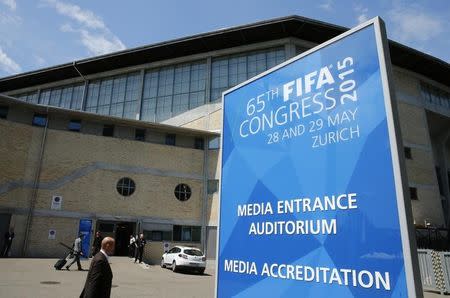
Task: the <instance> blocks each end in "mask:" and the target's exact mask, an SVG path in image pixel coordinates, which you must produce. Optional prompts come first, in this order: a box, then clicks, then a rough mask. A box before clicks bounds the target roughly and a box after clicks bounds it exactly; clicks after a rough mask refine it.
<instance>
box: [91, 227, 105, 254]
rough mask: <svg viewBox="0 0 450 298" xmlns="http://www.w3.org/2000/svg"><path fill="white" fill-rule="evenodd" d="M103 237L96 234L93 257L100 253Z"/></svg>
mask: <svg viewBox="0 0 450 298" xmlns="http://www.w3.org/2000/svg"><path fill="white" fill-rule="evenodd" d="M102 240H103V237H102V235H100V232H96V233H95V238H94V243H93V244H92V256H95V255H96V254H97V253H98V252H99V251H100V247H101V245H102Z"/></svg>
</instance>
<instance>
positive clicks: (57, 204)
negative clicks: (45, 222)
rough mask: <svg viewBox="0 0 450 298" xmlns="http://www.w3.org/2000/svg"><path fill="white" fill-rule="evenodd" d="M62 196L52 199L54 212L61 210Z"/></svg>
mask: <svg viewBox="0 0 450 298" xmlns="http://www.w3.org/2000/svg"><path fill="white" fill-rule="evenodd" d="M61 205H62V196H53V197H52V210H61Z"/></svg>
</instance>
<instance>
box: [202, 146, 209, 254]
mask: <svg viewBox="0 0 450 298" xmlns="http://www.w3.org/2000/svg"><path fill="white" fill-rule="evenodd" d="M203 139H204V140H205V141H206V142H204V145H203V198H202V230H201V240H202V241H201V246H202V251H203V252H204V253H205V254H206V249H207V247H206V225H207V218H206V217H207V213H208V172H209V171H208V158H209V156H208V151H209V149H208V147H207V143H208V142H207V140H208V138H203Z"/></svg>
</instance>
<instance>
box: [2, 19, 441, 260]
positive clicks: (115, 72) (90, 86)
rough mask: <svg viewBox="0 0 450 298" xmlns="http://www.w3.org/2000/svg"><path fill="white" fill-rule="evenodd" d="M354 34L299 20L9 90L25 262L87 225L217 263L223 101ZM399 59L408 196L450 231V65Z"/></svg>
mask: <svg viewBox="0 0 450 298" xmlns="http://www.w3.org/2000/svg"><path fill="white" fill-rule="evenodd" d="M345 30H346V28H342V27H337V26H334V25H330V24H325V23H322V22H318V21H315V20H310V19H305V18H302V17H298V16H291V17H285V18H281V19H275V20H269V21H263V22H260V23H255V24H250V25H244V26H240V27H235V28H230V29H224V30H220V31H216V32H211V33H206V34H201V35H196V36H191V37H186V38H182V39H178V40H173V41H168V42H164V43H160V44H155V45H149V46H145V47H141V48H136V49H131V50H126V51H123V52H118V53H113V54H109V55H104V56H100V57H94V58H89V59H85V60H81V61H74V62H72V63H68V64H64V65H60V66H55V67H51V68H47V69H43V70H37V71H33V72H29V73H24V74H19V75H16V76H12V77H6V78H3V79H0V93H3V94H5V96H2V97H1V98H0V113H1V115H4V116H2V118H3V119H0V129H1V131H0V135H1V143H0V151H1V152H2V153H3V154H2V156H3V157H4V158H3V159H2V161H1V164H0V169H2V171H1V172H2V174H1V175H0V214H1V215H0V216H1V221H0V223H1V224H2V228H1V229H2V232H3V231H4V230H6V229H8V228H10V227H14V230H15V231H16V235H17V236H16V239H15V240H14V241H15V243H14V245H13V251H12V253H13V255H17V256H19V255H26V256H56V255H58V254H59V253H61V250H62V248H59V246H58V245H57V243H58V242H59V241H61V242H65V243H69V242H71V241H72V240H73V238H74V237H75V235H76V234H77V233H78V231H79V229H80V221H82V220H88V221H90V222H91V225H92V228H91V232H95V231H101V232H102V233H103V234H104V235H114V236H115V237H116V238H119V239H122V238H127V237H129V235H130V234H131V233H136V232H140V231H143V232H144V233H145V234H146V238H148V239H150V240H152V245H150V247H151V249H150V250H149V251H148V254H149V256H150V258H154V259H157V257H158V255H160V253H161V252H162V247H163V243H164V242H170V243H178V242H181V243H186V242H187V243H189V244H190V245H197V246H199V247H202V248H203V249H205V250H206V252H207V254H208V257H209V258H214V257H215V237H216V231H217V224H218V222H217V215H218V200H219V197H218V196H219V195H218V190H217V187H218V181H219V179H220V177H219V170H220V169H219V167H220V162H219V158H220V148H219V144H220V142H219V137H220V130H221V125H222V123H221V109H222V105H221V93H222V92H223V91H225V90H227V89H228V88H230V87H233V86H235V85H237V84H239V83H241V82H243V81H245V80H247V79H249V78H251V77H253V76H255V75H257V74H259V73H261V72H263V71H265V70H267V69H270V68H271V67H273V66H275V65H277V64H279V63H281V62H284V61H286V60H288V59H290V58H292V57H294V56H295V55H297V54H299V53H302V52H304V51H306V50H308V49H310V48H312V47H314V46H315V45H318V44H320V43H322V42H324V41H326V40H328V39H330V38H332V37H334V36H337V35H338V34H340V33H342V32H344V31H345ZM390 53H391V60H392V63H393V70H394V82H393V84H394V87H395V91H396V94H395V95H396V101H397V108H398V114H399V120H400V126H401V127H400V128H401V133H402V138H403V145H404V149H405V150H404V151H405V162H406V172H407V176H408V183H409V186H410V197H409V198H405V199H408V200H412V207H413V215H414V222H415V224H416V225H417V227H441V228H448V227H450V216H449V204H450V201H449V199H450V196H449V193H450V185H449V180H450V65H449V64H448V63H445V62H443V61H441V60H438V59H436V58H433V57H431V56H428V55H426V54H423V53H420V52H418V51H416V50H413V49H410V48H407V47H405V46H402V45H400V44H397V43H395V42H390ZM1 115H0V116H1ZM74 127H75V128H79V129H72V128H74ZM374 183H376V181H374ZM188 195H189V198H187V196H188ZM55 197H56V198H58V197H59V198H61V202H62V203H61V204H58V203H57V202H55V201H54V200H55ZM55 206H59V208H60V209H57V208H56V207H55ZM52 208H53V209H52ZM55 208H56V209H55ZM380 220H382V219H380ZM51 231H54V233H55V236H54V237H53V236H51V235H50V234H51ZM124 235H125V236H124ZM123 243H125V241H119V244H118V247H117V251H118V253H119V254H124V253H125V248H124V247H122V246H124V245H125V244H123Z"/></svg>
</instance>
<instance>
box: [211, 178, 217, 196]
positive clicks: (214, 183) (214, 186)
mask: <svg viewBox="0 0 450 298" xmlns="http://www.w3.org/2000/svg"><path fill="white" fill-rule="evenodd" d="M218 190H219V180H217V179H214V180H208V194H210V195H211V194H213V193H216V192H217V191H218Z"/></svg>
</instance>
